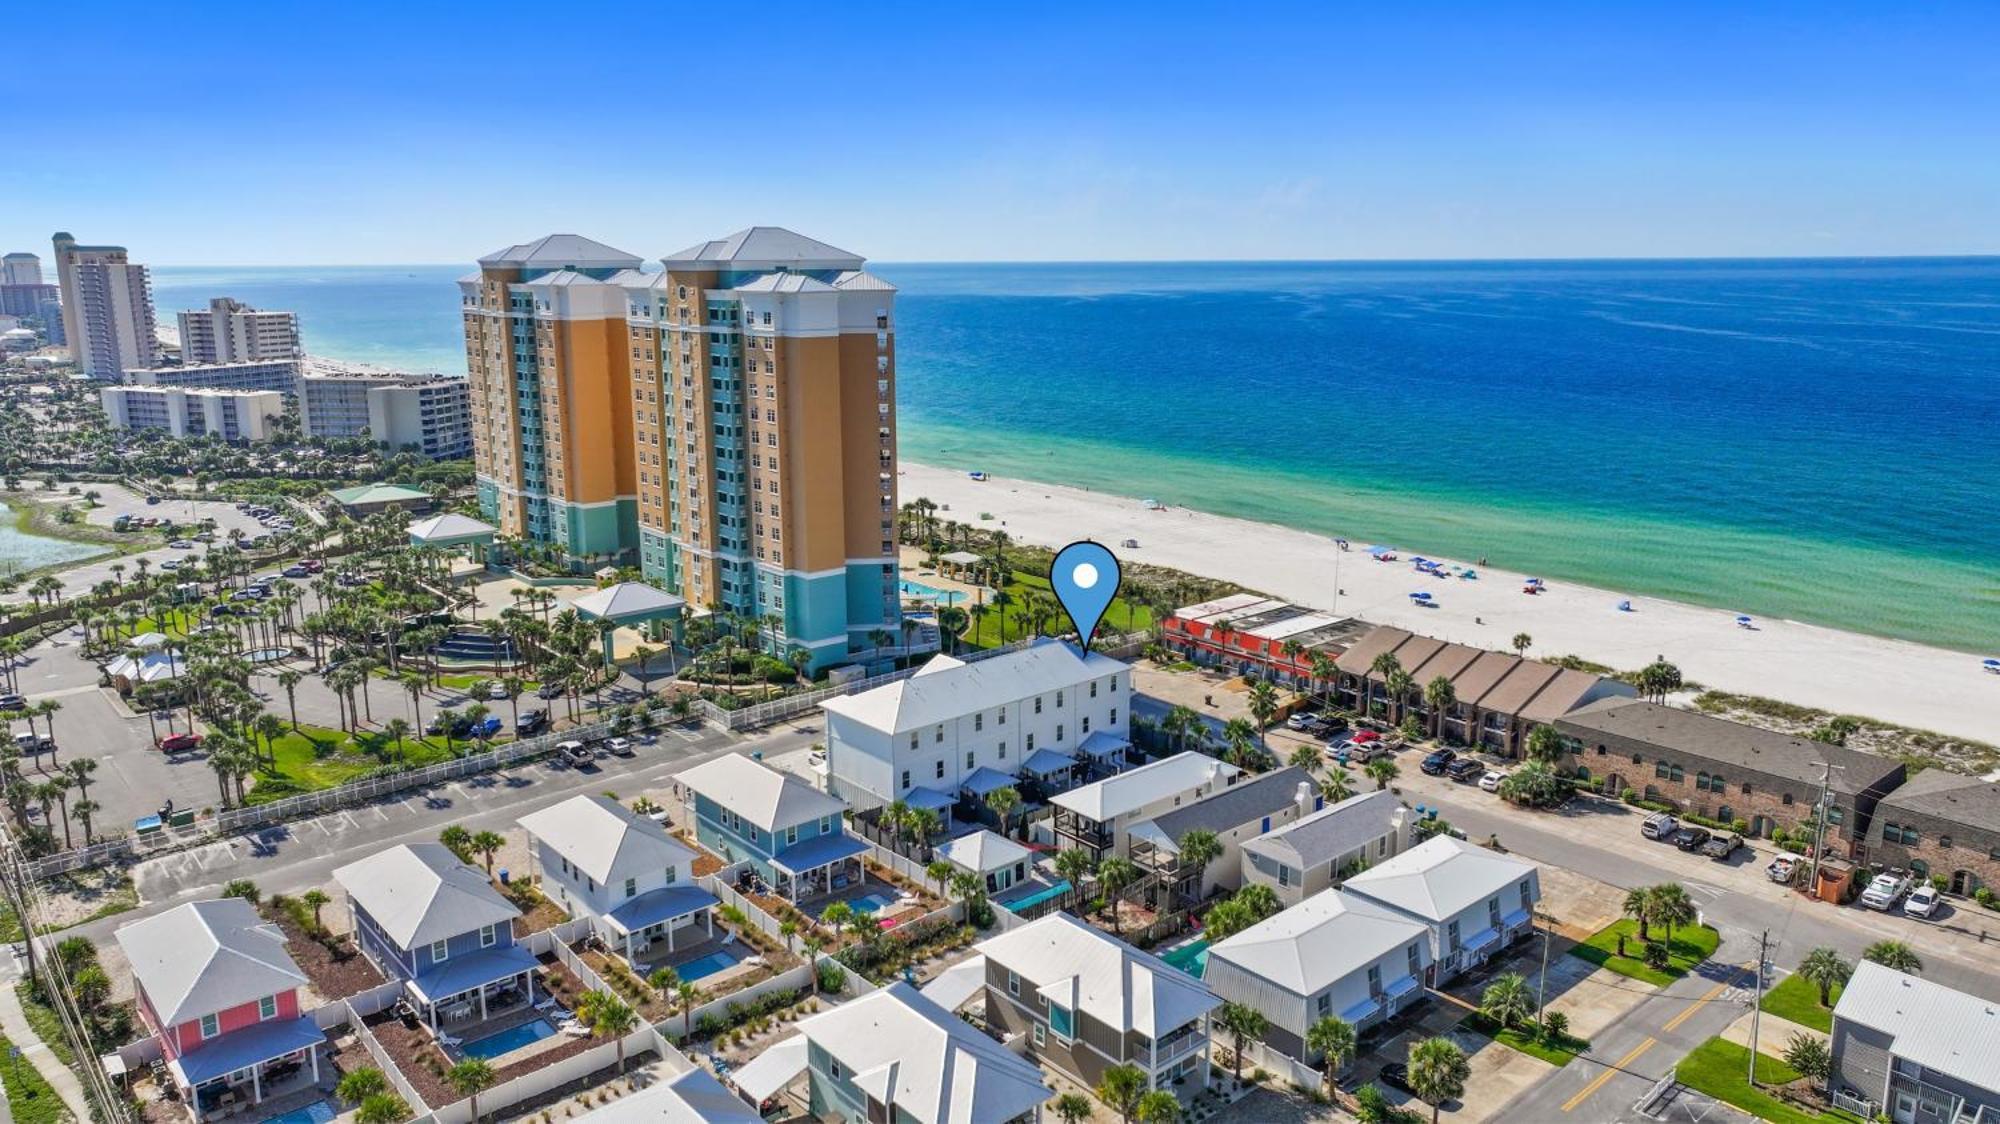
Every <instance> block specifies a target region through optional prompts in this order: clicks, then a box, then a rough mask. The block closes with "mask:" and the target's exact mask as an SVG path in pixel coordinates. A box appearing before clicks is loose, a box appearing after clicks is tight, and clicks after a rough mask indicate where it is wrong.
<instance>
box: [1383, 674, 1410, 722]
mask: <svg viewBox="0 0 2000 1124" xmlns="http://www.w3.org/2000/svg"><path fill="white" fill-rule="evenodd" d="M1416 685H1417V680H1416V677H1415V676H1413V675H1411V674H1410V673H1409V672H1407V671H1404V670H1403V669H1402V668H1400V667H1399V668H1396V669H1395V670H1394V671H1391V672H1390V673H1389V677H1388V679H1387V681H1386V682H1384V683H1383V687H1384V689H1385V690H1386V691H1387V692H1388V695H1389V704H1390V705H1391V706H1392V707H1394V708H1395V709H1393V710H1391V711H1390V715H1391V718H1390V721H1392V722H1397V723H1401V722H1402V721H1403V713H1404V711H1405V710H1406V709H1407V708H1408V707H1409V705H1410V691H1411V690H1412V689H1414V688H1415V687H1416Z"/></svg>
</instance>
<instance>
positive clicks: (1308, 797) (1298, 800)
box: [1292, 781, 1313, 816]
mask: <svg viewBox="0 0 2000 1124" xmlns="http://www.w3.org/2000/svg"><path fill="white" fill-rule="evenodd" d="M1292 802H1293V803H1294V804H1297V805H1298V806H1299V815H1301V816H1309V815H1311V814H1312V810H1313V786H1312V782H1310V781H1300V782H1299V788H1298V792H1297V793H1296V794H1294V795H1293V797H1292Z"/></svg>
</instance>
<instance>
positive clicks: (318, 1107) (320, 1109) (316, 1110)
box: [264, 1101, 338, 1124]
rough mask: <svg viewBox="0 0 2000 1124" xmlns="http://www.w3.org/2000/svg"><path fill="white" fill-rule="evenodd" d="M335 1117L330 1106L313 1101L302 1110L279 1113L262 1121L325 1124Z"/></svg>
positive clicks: (288, 1123)
mask: <svg viewBox="0 0 2000 1124" xmlns="http://www.w3.org/2000/svg"><path fill="white" fill-rule="evenodd" d="M336 1115H338V1114H337V1113H335V1112H334V1111H333V1106H332V1105H330V1104H328V1103H327V1102H325V1101H314V1102H313V1103H311V1104H309V1105H307V1106H305V1107H304V1108H295V1109H293V1110H292V1111H290V1112H281V1113H279V1114H278V1115H276V1116H273V1117H271V1118H270V1119H268V1120H266V1121H264V1124H326V1122H327V1121H329V1120H331V1119H333V1118H334V1117H335V1116H336Z"/></svg>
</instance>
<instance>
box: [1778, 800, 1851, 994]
mask: <svg viewBox="0 0 2000 1124" xmlns="http://www.w3.org/2000/svg"><path fill="white" fill-rule="evenodd" d="M1835 769H1839V770H1841V771H1842V772H1845V771H1846V766H1843V765H1835V764H1834V763H1832V762H1831V761H1822V762H1820V763H1819V803H1818V805H1816V807H1815V814H1814V815H1813V849H1812V874H1811V875H1810V876H1809V881H1808V882H1807V883H1806V889H1807V892H1808V893H1811V894H1815V895H1816V894H1818V893H1819V857H1820V852H1822V851H1824V850H1825V849H1826V846H1825V843H1826V813H1827V810H1828V809H1829V808H1831V807H1832V806H1833V771H1834V770H1835ZM1760 978H1761V976H1760Z"/></svg>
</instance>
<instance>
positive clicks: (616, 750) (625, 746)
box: [604, 738, 632, 757]
mask: <svg viewBox="0 0 2000 1124" xmlns="http://www.w3.org/2000/svg"><path fill="white" fill-rule="evenodd" d="M604 748H605V749H608V750H610V751H611V756H613V757H630V756H632V739H631V738H612V739H611V740H609V741H607V742H605V743H604Z"/></svg>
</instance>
